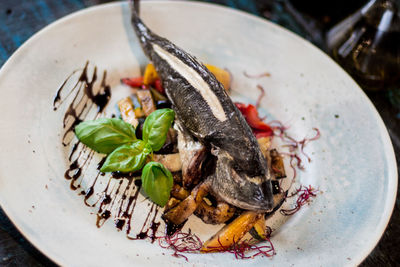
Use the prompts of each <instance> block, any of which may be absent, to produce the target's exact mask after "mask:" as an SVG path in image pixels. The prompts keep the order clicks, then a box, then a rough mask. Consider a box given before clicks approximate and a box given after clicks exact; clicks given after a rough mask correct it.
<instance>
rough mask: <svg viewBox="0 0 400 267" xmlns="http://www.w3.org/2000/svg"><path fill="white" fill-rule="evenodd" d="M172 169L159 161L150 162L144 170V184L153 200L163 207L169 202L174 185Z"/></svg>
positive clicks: (145, 189)
mask: <svg viewBox="0 0 400 267" xmlns="http://www.w3.org/2000/svg"><path fill="white" fill-rule="evenodd" d="M173 183H174V182H173V178H172V174H171V173H170V171H169V170H168V169H167V168H165V167H164V165H162V164H161V163H159V162H154V161H152V162H149V163H147V164H146V166H144V168H143V170H142V186H143V189H144V191H145V192H146V194H147V195H148V196H149V197H150V198H151V200H152V201H153V202H155V203H156V204H158V205H160V206H161V207H163V206H165V204H167V202H168V199H169V194H170V192H171V189H172V185H173Z"/></svg>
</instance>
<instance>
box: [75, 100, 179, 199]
mask: <svg viewBox="0 0 400 267" xmlns="http://www.w3.org/2000/svg"><path fill="white" fill-rule="evenodd" d="M174 117H175V112H174V111H173V110H172V109H167V108H166V109H159V110H156V111H154V112H153V113H151V114H150V115H149V116H148V117H147V118H146V120H145V122H144V125H143V140H140V139H137V138H136V136H135V128H134V127H133V126H132V125H131V124H129V123H126V122H124V121H123V120H120V119H108V118H101V119H97V120H94V121H85V122H81V123H80V124H78V125H77V126H76V127H75V134H76V136H77V138H78V139H79V140H80V141H81V142H82V143H83V144H85V145H87V146H88V147H89V148H91V149H93V150H95V151H97V152H100V153H104V154H108V156H107V159H106V161H105V162H104V164H103V166H102V167H101V169H100V171H102V172H114V171H120V172H135V171H139V170H141V169H142V168H143V165H144V164H145V163H146V161H148V159H149V158H151V157H152V154H153V151H158V150H160V149H161V148H162V146H163V145H164V143H165V140H166V138H167V133H168V130H169V128H170V127H171V124H172V122H173V120H174ZM141 178H142V183H143V189H144V191H145V192H146V194H147V195H148V196H149V197H150V199H151V200H152V201H154V202H155V203H157V204H158V205H160V206H164V205H165V204H166V203H167V201H168V199H169V195H170V192H171V188H172V184H173V179H172V174H171V173H170V171H169V170H168V169H167V168H165V167H164V165H162V164H161V163H158V162H153V161H151V162H148V163H147V164H146V165H145V166H144V168H143V170H142V177H141Z"/></svg>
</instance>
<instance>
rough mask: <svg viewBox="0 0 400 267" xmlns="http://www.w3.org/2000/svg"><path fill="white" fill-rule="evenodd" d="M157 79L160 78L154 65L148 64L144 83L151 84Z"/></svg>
mask: <svg viewBox="0 0 400 267" xmlns="http://www.w3.org/2000/svg"><path fill="white" fill-rule="evenodd" d="M157 79H159V78H158V74H157V71H156V69H155V68H154V65H153V64H151V63H149V64H147V66H146V69H145V70H144V75H143V83H144V84H145V85H151V84H153V83H154V82H155V81H156V80H157Z"/></svg>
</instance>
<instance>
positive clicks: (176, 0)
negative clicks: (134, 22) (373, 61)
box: [0, 0, 398, 265]
mask: <svg viewBox="0 0 400 267" xmlns="http://www.w3.org/2000/svg"><path fill="white" fill-rule="evenodd" d="M127 4H128V3H127V2H125V1H119V2H111V3H105V4H100V5H94V6H90V7H86V8H83V9H80V10H77V11H75V12H73V13H70V14H68V15H65V16H63V17H61V18H59V19H57V20H55V21H54V22H52V23H50V24H48V25H46V26H45V27H43V28H42V29H40V30H39V31H37V32H36V33H34V34H33V35H32V36H31V37H30V38H29V39H28V40H26V41H25V42H24V43H23V44H22V45H21V46H20V47H18V49H16V50H15V51H14V53H13V54H12V55H11V56H10V57H9V58H8V59H7V60H6V62H5V63H4V64H3V65H2V66H1V68H0V80H1V79H2V78H3V76H4V75H6V72H7V71H8V70H9V69H10V68H11V67H9V66H12V65H13V62H14V61H15V60H16V58H18V57H19V55H20V54H21V53H23V51H24V50H25V49H28V48H29V45H30V43H31V42H34V41H35V40H36V39H38V38H40V37H41V36H42V35H44V34H46V32H47V31H48V30H51V29H52V28H53V27H57V26H58V25H59V24H63V23H64V22H65V21H68V20H70V19H74V18H75V17H79V16H85V15H86V14H89V13H91V12H97V11H98V10H101V9H107V8H113V7H116V6H122V5H127ZM143 4H145V5H154V4H165V5H169V4H172V5H175V4H178V5H188V6H196V5H197V6H205V7H208V8H214V9H220V10H223V12H229V13H232V14H233V16H242V17H246V18H247V19H252V20H258V21H260V22H262V23H267V24H269V26H270V27H273V28H275V29H277V30H278V31H281V32H282V31H283V32H285V34H286V35H290V36H291V38H294V39H296V40H297V41H298V42H301V43H302V45H305V46H309V47H312V49H313V50H314V51H315V52H317V51H318V53H319V54H320V55H321V56H322V57H325V58H327V59H328V60H329V61H330V62H331V63H333V64H335V65H336V68H339V69H340V70H341V72H343V73H344V74H345V76H347V78H348V79H350V80H351V81H352V82H353V83H354V85H355V86H354V87H357V88H358V89H357V90H358V91H359V93H361V97H363V98H364V100H363V101H365V102H366V103H368V104H367V105H368V106H369V108H370V110H371V111H372V112H373V115H374V116H375V120H376V122H377V123H378V125H379V133H380V136H381V138H382V139H383V143H384V147H383V150H384V151H385V155H386V157H387V165H388V173H387V179H388V188H389V190H390V188H392V191H391V193H392V194H391V195H389V194H388V195H387V196H386V199H385V201H384V203H386V205H385V207H384V209H383V212H382V213H381V215H382V216H381V219H380V221H379V224H378V225H377V227H376V228H375V229H376V231H375V235H374V236H373V237H374V240H372V239H371V242H369V245H365V246H363V249H360V250H359V251H360V253H359V255H358V256H356V257H352V258H351V260H350V261H349V264H355V265H358V264H360V263H361V262H362V261H363V260H364V259H365V258H367V257H368V255H369V254H370V253H371V252H372V250H373V249H374V248H375V247H376V245H377V244H378V242H379V241H380V239H381V237H382V235H383V234H384V231H385V230H386V227H387V225H388V223H389V221H390V219H391V216H392V213H393V210H394V206H395V202H396V196H397V186H398V170H397V168H398V167H397V161H396V156H395V152H394V148H393V144H392V141H391V138H390V135H389V132H388V129H387V128H386V125H385V124H384V122H383V119H382V117H381V116H380V114H379V112H378V111H377V109H376V107H375V106H374V104H373V103H372V101H371V100H370V99H369V98H368V96H367V94H366V93H365V92H364V91H363V90H362V89H361V87H360V86H359V85H358V84H357V83H356V82H355V81H354V79H353V78H352V77H351V76H350V75H349V74H348V73H347V72H346V71H345V70H344V69H343V68H342V67H341V66H340V65H339V64H338V63H336V62H335V61H334V60H333V59H332V58H331V57H329V55H328V54H326V53H324V52H323V51H322V50H321V49H319V48H318V47H316V46H315V45H313V44H312V43H310V42H309V41H307V40H305V39H304V38H303V37H301V36H299V35H297V34H295V33H293V32H291V31H290V30H288V29H286V28H284V27H282V26H280V25H277V24H275V23H273V22H271V21H269V20H267V19H264V18H261V17H259V16H256V15H253V14H250V13H247V12H245V11H242V10H237V9H233V8H230V7H227V6H223V5H220V4H216V3H208V2H198V1H187V0H173V1H165V0H148V1H143ZM354 90H356V89H354ZM0 207H1V208H2V209H3V211H4V213H5V215H6V216H7V217H8V219H9V220H10V221H11V223H12V224H13V225H14V227H15V228H16V229H17V230H18V231H19V232H20V234H21V235H22V236H24V238H25V239H27V240H28V241H29V242H30V243H31V244H32V245H33V246H34V247H35V248H36V249H37V250H39V251H40V252H41V253H43V255H45V256H46V257H47V258H48V259H50V260H51V261H53V262H54V263H56V264H59V265H63V263H62V258H59V257H60V255H58V254H54V253H53V252H51V251H47V248H44V247H41V245H40V242H39V241H38V240H36V238H34V237H32V236H30V235H28V234H27V233H26V231H24V230H23V229H22V227H20V226H19V225H18V219H16V217H17V216H15V215H14V212H13V211H12V208H11V207H10V206H9V205H8V204H7V201H6V200H5V199H3V198H2V196H1V195H0ZM64 264H65V263H64Z"/></svg>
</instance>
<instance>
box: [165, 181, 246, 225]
mask: <svg viewBox="0 0 400 267" xmlns="http://www.w3.org/2000/svg"><path fill="white" fill-rule="evenodd" d="M209 187H210V185H209V183H208V182H207V181H205V182H203V183H201V184H199V185H197V186H196V187H195V188H194V189H193V190H192V192H191V194H190V195H189V196H188V197H187V198H185V199H184V200H183V201H182V202H180V203H179V204H178V205H177V206H176V207H174V208H172V209H170V210H168V211H167V212H165V213H164V215H163V218H164V220H166V221H167V222H170V223H173V224H175V225H180V224H181V223H183V222H184V221H186V220H187V218H189V216H190V215H192V214H193V212H194V211H195V210H196V209H197V207H198V206H199V204H200V203H201V201H202V200H203V197H204V196H205V195H207V193H208V190H209ZM252 227H253V226H252Z"/></svg>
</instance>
